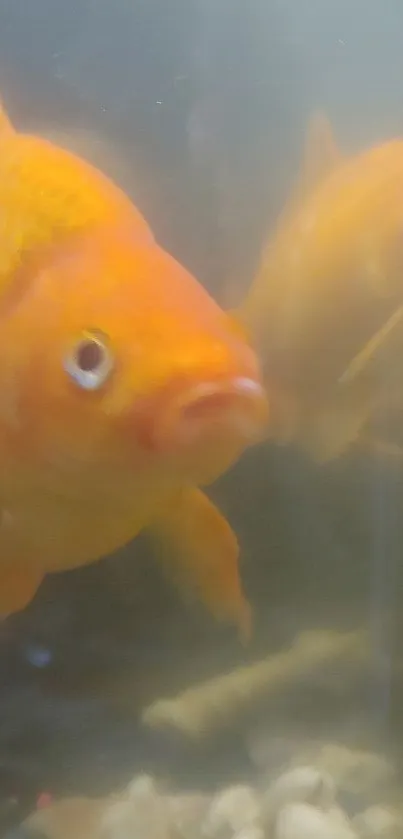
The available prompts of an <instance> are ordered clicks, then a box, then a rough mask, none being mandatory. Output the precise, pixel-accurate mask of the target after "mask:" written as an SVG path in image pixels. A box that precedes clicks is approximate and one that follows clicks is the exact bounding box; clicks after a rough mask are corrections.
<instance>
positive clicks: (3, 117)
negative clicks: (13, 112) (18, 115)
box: [0, 97, 14, 140]
mask: <svg viewBox="0 0 403 839" xmlns="http://www.w3.org/2000/svg"><path fill="white" fill-rule="evenodd" d="M10 134H14V127H13V125H12V124H11V122H10V120H9V117H8V114H7V111H6V109H5V107H4V103H3V100H2V99H1V97H0V140H1V139H2V138H3V137H4V136H6V135H10Z"/></svg>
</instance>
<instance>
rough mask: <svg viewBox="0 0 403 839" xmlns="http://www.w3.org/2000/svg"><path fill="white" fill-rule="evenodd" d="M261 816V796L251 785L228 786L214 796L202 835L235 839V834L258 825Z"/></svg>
mask: <svg viewBox="0 0 403 839" xmlns="http://www.w3.org/2000/svg"><path fill="white" fill-rule="evenodd" d="M259 817H260V802H259V798H258V795H257V793H256V792H255V791H254V790H253V789H252V788H251V787H249V786H246V785H245V786H243V785H237V786H233V787H227V788H226V789H224V790H222V791H221V792H219V793H217V795H215V796H214V798H213V800H212V802H211V804H210V807H209V809H208V812H207V815H206V818H205V819H204V821H203V824H202V828H201V835H202V836H203V837H205V838H206V839H227V837H228V839H233V836H234V834H239V833H240V832H241V831H243V830H244V829H246V828H248V827H251V826H252V827H254V826H257V824H258V820H259Z"/></svg>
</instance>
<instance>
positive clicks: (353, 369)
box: [339, 306, 403, 385]
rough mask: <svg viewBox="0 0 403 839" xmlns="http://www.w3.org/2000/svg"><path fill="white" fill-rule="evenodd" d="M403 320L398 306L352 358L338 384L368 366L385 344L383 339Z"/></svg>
mask: <svg viewBox="0 0 403 839" xmlns="http://www.w3.org/2000/svg"><path fill="white" fill-rule="evenodd" d="M402 321H403V306H399V307H398V308H397V309H395V311H394V312H392V314H391V316H390V317H389V318H388V320H387V321H386V323H384V324H383V325H382V326H381V328H380V329H378V331H377V332H375V334H374V335H373V336H372V338H370V340H369V341H368V342H367V343H366V344H365V346H364V347H363V349H362V350H360V352H359V353H357V355H356V356H354V358H353V359H352V361H351V362H350V364H349V365H348V367H347V368H346V370H345V371H344V372H343V373H342V375H341V376H340V378H339V384H342V385H345V384H350V383H351V382H352V381H353V380H354V379H356V378H357V376H359V375H360V373H362V371H363V370H364V369H365V368H366V367H367V366H368V363H369V362H370V360H371V359H372V358H373V357H374V355H375V354H376V352H377V351H378V350H379V349H380V347H382V346H383V345H384V344H385V341H387V339H388V338H389V337H390V336H391V335H392V333H393V331H394V329H396V328H397V327H398V326H400V325H401V323H402Z"/></svg>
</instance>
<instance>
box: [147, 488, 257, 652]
mask: <svg viewBox="0 0 403 839" xmlns="http://www.w3.org/2000/svg"><path fill="white" fill-rule="evenodd" d="M150 534H151V536H152V538H153V541H154V542H155V543H156V546H157V549H158V555H159V558H160V560H161V562H162V563H163V565H164V566H165V568H166V571H167V573H168V574H169V576H170V577H173V578H174V580H175V581H176V583H177V585H178V587H179V588H180V589H181V590H182V592H183V593H184V595H185V596H189V594H191V593H193V594H195V595H197V596H198V597H199V598H200V599H201V601H202V602H203V603H204V604H205V605H206V606H207V608H208V609H209V610H210V611H211V612H212V614H213V615H214V616H215V617H216V618H217V619H218V620H222V621H226V622H230V623H236V624H237V625H238V627H239V631H240V635H241V638H242V640H244V641H247V640H248V638H249V636H250V633H251V611H250V607H249V604H248V602H247V600H246V599H245V596H244V594H243V591H242V585H241V581H240V577H239V570H238V554H239V548H238V543H237V539H236V536H235V534H234V532H233V531H232V529H231V527H230V525H229V524H228V522H227V521H226V519H225V518H224V517H223V516H222V515H221V513H220V512H219V511H218V510H217V508H216V507H215V506H214V505H213V504H212V502H211V501H210V500H209V499H208V498H207V496H206V495H204V493H203V492H201V491H200V490H198V489H196V488H189V489H185V490H183V491H182V492H181V493H180V495H177V496H176V497H175V499H174V500H173V503H172V504H170V505H169V507H167V508H165V509H164V511H163V512H162V513H161V514H159V515H158V518H156V519H155V520H154V521H153V523H152V527H151V528H150Z"/></svg>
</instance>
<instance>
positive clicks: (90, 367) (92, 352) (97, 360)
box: [76, 341, 104, 373]
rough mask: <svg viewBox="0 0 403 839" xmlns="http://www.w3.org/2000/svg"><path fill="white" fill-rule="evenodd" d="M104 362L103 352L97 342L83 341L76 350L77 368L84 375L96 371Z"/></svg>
mask: <svg viewBox="0 0 403 839" xmlns="http://www.w3.org/2000/svg"><path fill="white" fill-rule="evenodd" d="M103 360H104V350H103V347H102V345H101V344H99V343H98V341H83V343H82V344H80V346H79V347H78V349H77V355H76V362H77V366H78V367H79V368H80V370H82V371H83V372H84V373H91V372H93V371H94V370H97V369H98V367H100V365H101V364H102V362H103Z"/></svg>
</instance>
